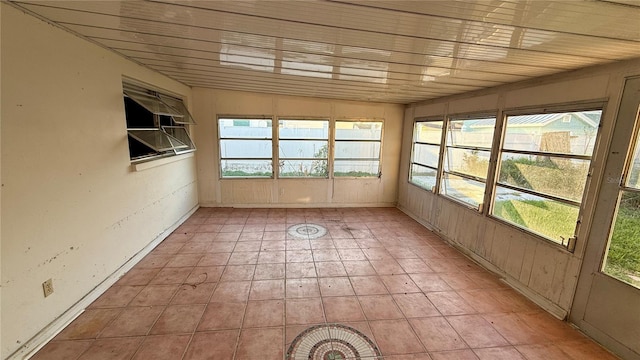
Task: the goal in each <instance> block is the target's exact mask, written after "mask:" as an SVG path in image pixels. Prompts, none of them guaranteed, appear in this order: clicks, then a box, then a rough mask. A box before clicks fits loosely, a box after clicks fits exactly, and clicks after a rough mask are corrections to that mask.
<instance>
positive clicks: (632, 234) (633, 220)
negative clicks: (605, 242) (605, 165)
mask: <svg viewBox="0 0 640 360" xmlns="http://www.w3.org/2000/svg"><path fill="white" fill-rule="evenodd" d="M603 271H604V273H605V274H608V275H610V276H613V277H615V278H616V279H618V280H621V281H624V282H626V283H627V284H629V285H633V286H635V287H637V288H640V193H637V192H635V191H622V195H621V197H620V203H619V204H618V212H617V214H616V219H615V223H614V226H613V233H612V234H611V240H610V242H609V249H608V251H607V257H606V260H605V263H604V266H603Z"/></svg>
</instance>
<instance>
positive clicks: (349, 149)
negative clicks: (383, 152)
mask: <svg viewBox="0 0 640 360" xmlns="http://www.w3.org/2000/svg"><path fill="white" fill-rule="evenodd" d="M335 151H336V153H335V157H336V159H378V158H379V157H380V143H379V142H360V141H349V142H345V141H340V142H338V141H336V147H335Z"/></svg>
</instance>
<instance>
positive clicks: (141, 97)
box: [124, 88, 182, 116]
mask: <svg viewBox="0 0 640 360" xmlns="http://www.w3.org/2000/svg"><path fill="white" fill-rule="evenodd" d="M124 94H125V95H127V96H128V97H129V98H130V99H132V100H133V101H135V102H137V103H138V104H140V105H141V106H143V107H144V108H145V109H147V110H149V111H150V112H152V113H154V114H157V115H168V116H181V115H182V113H181V112H180V111H179V110H178V109H176V108H174V107H171V106H169V105H167V104H166V103H164V102H162V101H160V99H159V98H158V97H157V96H156V95H154V94H151V93H149V92H147V91H146V90H140V91H139V90H134V89H127V88H125V89H124Z"/></svg>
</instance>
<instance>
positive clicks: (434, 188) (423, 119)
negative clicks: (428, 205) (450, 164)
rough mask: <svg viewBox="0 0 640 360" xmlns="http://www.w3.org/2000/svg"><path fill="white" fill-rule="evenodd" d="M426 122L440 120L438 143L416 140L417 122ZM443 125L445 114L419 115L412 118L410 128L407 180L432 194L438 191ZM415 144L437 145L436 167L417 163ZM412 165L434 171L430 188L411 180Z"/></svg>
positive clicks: (443, 133)
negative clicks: (434, 176) (409, 156)
mask: <svg viewBox="0 0 640 360" xmlns="http://www.w3.org/2000/svg"><path fill="white" fill-rule="evenodd" d="M428 122H440V123H441V127H440V142H439V143H438V144H436V143H430V142H418V141H416V139H417V134H416V127H417V124H418V123H428ZM445 125H446V120H445V116H433V117H419V118H415V119H414V120H413V130H412V138H411V158H410V159H409V176H408V182H409V183H410V184H412V185H415V186H417V187H419V188H421V189H423V190H427V191H430V192H432V193H434V194H437V193H438V189H439V187H440V174H441V171H442V158H443V154H444V153H443V151H442V144H443V141H444V138H445V136H446V135H445ZM416 144H421V145H429V146H437V147H438V163H437V164H436V167H435V168H434V167H432V166H430V165H426V164H422V163H418V162H416V161H415V155H416V151H415V149H416ZM413 165H418V166H421V167H424V168H429V169H431V170H434V171H435V173H436V178H435V184H434V185H433V186H432V187H431V189H427V188H426V187H424V186H422V185H420V184H418V183H417V182H414V181H412V174H413Z"/></svg>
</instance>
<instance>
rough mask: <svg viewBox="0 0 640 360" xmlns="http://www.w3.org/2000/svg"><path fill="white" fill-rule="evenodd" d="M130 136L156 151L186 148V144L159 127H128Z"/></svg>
mask: <svg viewBox="0 0 640 360" xmlns="http://www.w3.org/2000/svg"><path fill="white" fill-rule="evenodd" d="M127 132H128V133H129V135H130V136H132V137H133V138H134V139H136V140H138V141H140V142H141V143H143V144H145V145H146V146H148V147H150V148H152V149H153V150H155V151H157V152H164V151H169V150H173V149H174V148H175V149H184V148H188V145H186V144H184V143H182V142H180V141H179V140H178V139H176V138H173V137H171V136H169V134H167V133H165V132H163V131H162V130H160V129H130V130H127Z"/></svg>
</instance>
